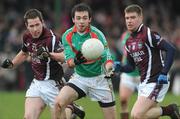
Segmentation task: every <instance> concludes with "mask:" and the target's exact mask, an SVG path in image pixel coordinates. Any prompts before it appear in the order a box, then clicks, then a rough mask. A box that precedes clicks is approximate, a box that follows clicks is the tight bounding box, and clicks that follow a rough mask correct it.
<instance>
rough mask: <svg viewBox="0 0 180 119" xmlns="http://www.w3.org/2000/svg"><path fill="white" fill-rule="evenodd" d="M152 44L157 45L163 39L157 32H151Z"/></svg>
mask: <svg viewBox="0 0 180 119" xmlns="http://www.w3.org/2000/svg"><path fill="white" fill-rule="evenodd" d="M151 38H152V45H153V46H154V47H158V46H159V44H160V42H161V41H162V40H163V39H162V37H161V36H160V35H159V33H157V32H151Z"/></svg>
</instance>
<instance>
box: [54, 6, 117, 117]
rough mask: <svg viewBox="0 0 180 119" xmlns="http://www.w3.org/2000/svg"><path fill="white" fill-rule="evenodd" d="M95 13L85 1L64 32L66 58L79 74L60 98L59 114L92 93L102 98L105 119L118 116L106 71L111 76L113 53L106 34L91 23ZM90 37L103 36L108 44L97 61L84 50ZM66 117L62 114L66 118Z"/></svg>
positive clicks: (57, 109) (66, 87)
mask: <svg viewBox="0 0 180 119" xmlns="http://www.w3.org/2000/svg"><path fill="white" fill-rule="evenodd" d="M91 15H92V14H91V9H90V8H89V6H87V5H85V4H82V3H81V4H78V5H76V6H75V7H74V8H73V9H72V20H73V22H74V24H75V25H74V26H73V27H72V28H70V29H68V30H67V31H66V32H65V33H64V34H63V37H62V41H63V45H64V53H65V59H66V62H67V64H68V66H69V67H71V68H74V69H75V73H74V75H73V76H72V78H71V79H70V80H69V82H68V84H67V85H66V86H65V87H63V88H62V90H61V91H60V93H59V95H58V97H57V99H56V108H55V110H56V116H57V115H61V112H63V111H64V108H65V107H66V105H67V104H69V103H71V102H72V101H74V100H77V99H80V98H82V97H85V96H89V97H90V98H91V99H92V100H94V101H98V103H99V105H100V107H101V108H102V111H103V114H104V118H105V119H115V118H116V114H115V112H116V111H115V99H114V94H113V90H112V84H111V80H109V79H107V78H105V73H104V71H105V72H107V74H108V75H109V74H110V72H111V71H112V68H113V61H112V56H111V54H110V51H109V48H108V45H107V42H106V38H105V37H104V35H103V33H102V32H101V31H100V30H98V29H97V28H96V27H93V26H91V25H90V23H91V19H92V16H91ZM89 38H97V39H99V40H100V41H101V42H102V43H103V44H104V47H105V50H104V53H103V54H102V56H101V57H100V58H98V59H96V60H87V59H85V58H84V57H83V55H82V54H81V52H80V51H81V46H82V44H83V42H84V41H86V40H87V39H89ZM58 112H60V114H59V113H58ZM63 116H64V115H61V117H62V118H64V117H63Z"/></svg>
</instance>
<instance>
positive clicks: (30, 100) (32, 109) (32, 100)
mask: <svg viewBox="0 0 180 119" xmlns="http://www.w3.org/2000/svg"><path fill="white" fill-rule="evenodd" d="M45 106H46V105H45V103H44V102H43V100H42V99H41V98H40V97H27V98H26V100H25V114H24V115H25V117H26V116H32V117H39V115H40V114H41V112H42V111H43V109H44V108H45Z"/></svg>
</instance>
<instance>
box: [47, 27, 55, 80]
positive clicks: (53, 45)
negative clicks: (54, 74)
mask: <svg viewBox="0 0 180 119" xmlns="http://www.w3.org/2000/svg"><path fill="white" fill-rule="evenodd" d="M50 32H51V34H52V52H54V47H55V42H56V37H55V35H54V33H53V32H52V31H51V30H50ZM49 62H50V58H48V62H47V63H46V66H47V68H46V77H45V79H44V80H48V79H49V78H50V65H49Z"/></svg>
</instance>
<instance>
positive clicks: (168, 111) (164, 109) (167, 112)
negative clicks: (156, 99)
mask: <svg viewBox="0 0 180 119" xmlns="http://www.w3.org/2000/svg"><path fill="white" fill-rule="evenodd" d="M161 109H162V116H168V115H171V113H172V112H173V108H172V107H171V105H168V106H164V107H163V106H161Z"/></svg>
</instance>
